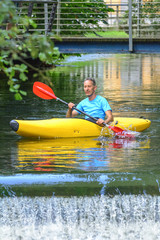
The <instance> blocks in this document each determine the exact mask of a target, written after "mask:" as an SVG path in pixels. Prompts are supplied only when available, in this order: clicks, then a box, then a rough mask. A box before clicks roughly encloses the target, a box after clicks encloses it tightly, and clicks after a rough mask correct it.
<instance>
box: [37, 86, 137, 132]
mask: <svg viewBox="0 0 160 240" xmlns="http://www.w3.org/2000/svg"><path fill="white" fill-rule="evenodd" d="M33 93H34V94H35V95H37V96H38V97H40V98H43V99H55V100H57V101H60V102H62V103H64V104H66V105H67V106H68V103H67V102H65V101H63V100H62V99H60V98H58V97H56V96H55V94H54V92H53V90H52V89H51V88H50V87H49V86H48V85H46V84H44V83H42V82H35V83H34V85H33ZM73 109H75V110H77V111H78V112H80V113H82V114H84V115H86V116H87V117H89V118H91V119H93V120H94V121H95V122H96V121H97V119H96V118H94V117H92V116H90V115H89V114H87V113H85V112H83V111H81V110H79V109H77V108H76V107H73ZM104 126H106V127H108V128H110V129H111V130H112V131H113V132H114V133H115V134H116V136H119V137H134V136H133V134H131V133H128V131H125V130H123V129H121V128H119V127H116V126H110V125H108V124H105V123H104Z"/></svg>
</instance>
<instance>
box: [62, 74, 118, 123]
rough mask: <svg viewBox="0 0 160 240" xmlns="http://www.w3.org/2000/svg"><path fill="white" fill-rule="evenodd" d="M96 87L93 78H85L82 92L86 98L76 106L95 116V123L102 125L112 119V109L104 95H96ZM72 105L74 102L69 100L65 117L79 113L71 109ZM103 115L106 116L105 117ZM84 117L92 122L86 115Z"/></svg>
mask: <svg viewBox="0 0 160 240" xmlns="http://www.w3.org/2000/svg"><path fill="white" fill-rule="evenodd" d="M96 89H97V86H96V81H95V80H94V79H93V78H87V79H86V80H85V81H84V92H85V94H86V96H87V98H85V99H84V100H82V101H81V102H80V103H79V104H78V105H77V106H76V108H77V109H79V110H81V111H84V112H85V113H87V114H88V115H90V116H92V117H94V118H96V119H97V121H96V123H97V124H98V125H100V126H103V123H106V124H109V123H110V122H112V121H113V115H112V109H111V107H110V106H109V103H108V101H107V100H106V99H105V98H104V97H101V96H99V95H96V93H95V91H96ZM74 106H75V104H74V103H71V102H70V103H69V104H68V111H67V113H66V117H67V118H70V117H75V116H77V115H78V114H80V113H79V112H78V111H77V110H75V109H73V107H74ZM105 117H107V118H106V119H105ZM85 119H86V120H89V121H92V122H93V120H92V119H90V118H89V117H88V116H85Z"/></svg>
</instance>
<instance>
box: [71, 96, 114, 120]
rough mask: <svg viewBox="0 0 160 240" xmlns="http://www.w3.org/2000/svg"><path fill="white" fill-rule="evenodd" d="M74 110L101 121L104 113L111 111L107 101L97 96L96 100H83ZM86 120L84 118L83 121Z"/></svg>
mask: <svg viewBox="0 0 160 240" xmlns="http://www.w3.org/2000/svg"><path fill="white" fill-rule="evenodd" d="M76 108H78V109H79V110H81V111H83V112H85V113H87V114H89V115H91V116H92V117H95V118H96V117H98V118H102V119H105V115H106V114H105V112H106V111H108V110H110V111H112V109H111V107H110V106H109V103H108V101H107V100H106V99H105V98H104V97H101V96H99V95H97V96H96V98H95V99H94V100H92V101H89V98H85V99H84V100H82V101H81V102H80V103H79V104H78V105H77V107H76ZM87 118H88V117H87V116H85V119H87Z"/></svg>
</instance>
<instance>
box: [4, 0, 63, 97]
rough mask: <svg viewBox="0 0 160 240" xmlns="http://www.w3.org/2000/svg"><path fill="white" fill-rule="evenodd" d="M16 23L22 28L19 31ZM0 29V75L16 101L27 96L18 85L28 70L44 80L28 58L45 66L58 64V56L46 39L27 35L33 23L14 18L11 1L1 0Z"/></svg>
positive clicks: (13, 5) (13, 8)
mask: <svg viewBox="0 0 160 240" xmlns="http://www.w3.org/2000/svg"><path fill="white" fill-rule="evenodd" d="M17 23H18V24H20V25H21V26H22V28H21V29H19V28H18V27H17ZM0 26H2V27H1V28H0V43H1V44H0V72H1V73H2V72H3V73H4V74H5V75H6V77H7V79H8V80H7V83H8V85H9V90H10V92H12V93H14V96H15V99H17V100H21V99H22V97H23V96H26V92H25V91H22V89H21V85H23V82H25V81H26V80H27V79H28V72H29V70H33V71H34V72H36V73H37V74H36V76H38V75H40V76H41V79H43V78H45V77H46V75H45V71H44V70H43V69H39V67H36V66H34V65H32V64H31V63H30V61H31V59H32V60H35V62H36V61H37V62H42V63H44V64H45V66H46V65H47V66H53V65H55V64H57V62H59V60H60V53H59V51H58V49H57V48H55V47H54V43H53V41H52V40H50V38H49V37H47V36H39V35H38V34H37V33H36V32H33V33H32V34H30V33H28V32H27V29H28V27H29V26H32V28H35V27H36V24H35V23H34V21H33V20H32V19H30V18H28V17H27V16H26V17H24V16H23V17H20V16H19V15H17V14H16V6H15V4H14V3H13V2H12V1H11V0H7V1H6V0H1V1H0ZM17 35H18V36H19V37H18V38H17ZM20 36H22V37H21V38H20Z"/></svg>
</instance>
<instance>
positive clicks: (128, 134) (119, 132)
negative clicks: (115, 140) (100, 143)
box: [109, 126, 139, 138]
mask: <svg viewBox="0 0 160 240" xmlns="http://www.w3.org/2000/svg"><path fill="white" fill-rule="evenodd" d="M109 128H110V129H112V131H114V132H115V136H117V137H119V138H135V137H136V136H137V135H138V134H139V133H137V132H133V131H129V130H124V129H122V128H119V127H116V126H109Z"/></svg>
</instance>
